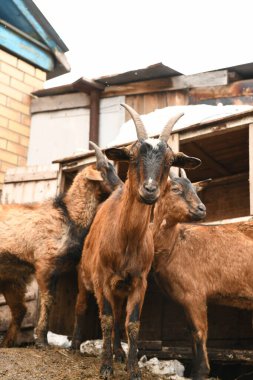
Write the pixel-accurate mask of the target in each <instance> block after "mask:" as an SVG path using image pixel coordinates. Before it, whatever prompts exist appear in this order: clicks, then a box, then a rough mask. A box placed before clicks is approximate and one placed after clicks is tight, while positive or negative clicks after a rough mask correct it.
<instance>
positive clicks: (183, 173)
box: [179, 168, 188, 178]
mask: <svg viewBox="0 0 253 380" xmlns="http://www.w3.org/2000/svg"><path fill="white" fill-rule="evenodd" d="M179 171H180V177H182V178H188V177H187V174H186V172H185V170H184V169H182V168H179Z"/></svg>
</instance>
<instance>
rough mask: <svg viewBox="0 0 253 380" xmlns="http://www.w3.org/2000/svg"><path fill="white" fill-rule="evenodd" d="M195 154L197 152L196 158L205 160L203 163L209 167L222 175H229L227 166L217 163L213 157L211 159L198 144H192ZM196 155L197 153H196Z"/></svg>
mask: <svg viewBox="0 0 253 380" xmlns="http://www.w3.org/2000/svg"><path fill="white" fill-rule="evenodd" d="M191 145H192V146H193V149H194V152H196V156H197V157H199V156H200V159H202V158H203V161H204V162H205V163H206V164H207V165H208V166H211V167H212V168H214V169H215V170H217V171H218V172H219V173H220V174H223V175H229V174H230V173H229V171H228V170H227V168H225V166H223V165H222V164H221V163H220V162H218V161H216V160H215V159H214V158H213V157H211V156H210V155H209V154H208V153H206V152H205V151H204V150H203V149H202V148H201V147H200V146H199V145H198V143H196V142H192V143H191ZM194 154H195V153H194Z"/></svg>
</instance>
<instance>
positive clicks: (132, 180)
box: [73, 105, 200, 380]
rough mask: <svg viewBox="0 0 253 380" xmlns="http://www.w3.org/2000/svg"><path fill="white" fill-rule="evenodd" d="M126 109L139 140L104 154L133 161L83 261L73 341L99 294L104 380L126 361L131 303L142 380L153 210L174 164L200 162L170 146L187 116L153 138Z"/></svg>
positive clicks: (132, 365)
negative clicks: (90, 300)
mask: <svg viewBox="0 0 253 380" xmlns="http://www.w3.org/2000/svg"><path fill="white" fill-rule="evenodd" d="M123 106H124V107H125V108H126V109H127V110H128V111H129V113H130V115H131V117H132V119H133V121H134V123H135V127H136V131H137V136H138V141H137V142H135V143H134V144H132V145H130V146H128V147H124V148H119V149H116V148H111V149H107V150H106V151H105V153H106V155H107V157H108V158H110V159H112V160H115V161H127V162H129V169H128V178H127V180H126V182H125V185H124V186H123V187H121V188H120V189H117V190H116V191H115V192H113V194H112V195H111V196H110V197H109V198H108V199H107V200H106V201H105V202H104V204H103V205H102V206H101V208H100V210H99V211H98V213H97V214H96V217H95V219H94V222H93V224H92V226H91V229H90V232H89V234H88V236H87V239H86V241H85V245H84V249H83V255H82V259H81V262H80V279H81V280H82V281H83V285H82V288H81V287H80V292H79V295H78V299H77V305H76V324H75V331H74V334H73V336H74V338H73V339H74V341H78V338H79V337H78V334H79V332H80V328H79V327H78V324H79V323H81V320H82V315H83V313H84V311H85V309H86V307H87V300H86V297H87V292H94V293H95V297H96V299H97V303H98V307H99V312H100V319H101V328H102V333H103V354H102V365H101V370H100V373H101V375H102V378H103V379H110V378H111V375H112V373H113V364H112V359H113V351H114V353H115V356H116V359H121V360H122V359H124V354H123V350H122V347H121V343H120V337H119V320H120V316H121V312H122V308H123V304H124V302H125V301H126V321H125V329H126V335H127V337H128V344H129V352H128V361H127V370H128V372H129V377H130V379H131V380H134V379H135V380H139V379H141V373H140V370H139V367H138V360H137V339H138V333H139V328H140V314H141V309H142V305H143V300H144V295H145V291H146V287H147V275H148V272H149V270H150V267H151V263H152V260H153V238H152V232H151V230H150V228H149V222H150V214H151V208H152V205H153V204H154V203H155V202H156V201H157V200H158V198H159V196H160V193H163V190H164V187H165V185H166V182H167V176H168V172H169V169H170V167H171V166H172V165H174V166H185V167H195V166H198V165H199V164H200V160H198V159H195V158H192V157H187V156H185V155H183V154H182V153H178V154H174V153H173V152H172V150H171V149H170V147H168V145H167V140H168V138H169V135H170V133H171V129H172V126H173V125H174V123H175V122H176V120H177V119H178V118H179V117H180V116H182V115H179V116H176V117H174V118H173V119H172V120H170V121H169V123H168V124H167V125H166V126H165V128H164V130H163V131H162V133H161V135H160V137H159V139H150V138H148V136H147V132H146V130H145V127H144V125H143V123H142V121H141V118H140V116H139V115H138V114H137V113H136V112H135V111H134V110H133V109H132V108H131V107H129V106H127V105H123ZM113 330H114V339H113V350H112V333H113Z"/></svg>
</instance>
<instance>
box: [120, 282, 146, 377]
mask: <svg viewBox="0 0 253 380" xmlns="http://www.w3.org/2000/svg"><path fill="white" fill-rule="evenodd" d="M145 291H146V285H145V284H143V286H142V287H139V288H135V290H134V291H133V293H132V294H130V295H129V297H128V300H127V316H126V325H125V327H126V334H127V338H128V347H129V348H128V357H127V370H128V372H129V379H130V380H141V371H140V368H139V365H138V357H137V352H138V346H137V343H138V337H139V330H140V314H141V309H142V305H143V301H144V296H145Z"/></svg>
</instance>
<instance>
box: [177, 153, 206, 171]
mask: <svg viewBox="0 0 253 380" xmlns="http://www.w3.org/2000/svg"><path fill="white" fill-rule="evenodd" d="M199 165H201V160H200V159H199V158H196V157H189V156H186V154H184V153H181V152H179V153H175V154H174V161H173V164H172V166H176V167H178V168H184V169H195V168H197V167H198V166H199Z"/></svg>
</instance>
